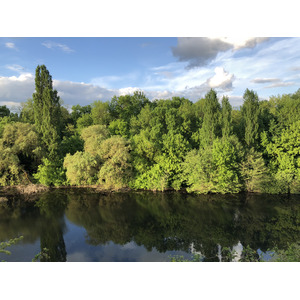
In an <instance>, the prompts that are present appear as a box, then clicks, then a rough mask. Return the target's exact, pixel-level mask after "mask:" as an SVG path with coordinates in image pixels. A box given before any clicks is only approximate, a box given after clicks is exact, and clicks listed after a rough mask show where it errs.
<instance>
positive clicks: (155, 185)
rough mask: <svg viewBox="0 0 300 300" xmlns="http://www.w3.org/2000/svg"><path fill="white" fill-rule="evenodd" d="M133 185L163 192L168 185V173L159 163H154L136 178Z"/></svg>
mask: <svg viewBox="0 0 300 300" xmlns="http://www.w3.org/2000/svg"><path fill="white" fill-rule="evenodd" d="M134 187H135V188H139V189H146V190H152V191H161V192H163V191H164V190H166V189H167V187H168V174H166V173H165V172H164V170H163V169H162V167H161V166H160V165H159V164H155V165H153V166H152V167H151V168H150V169H149V170H148V171H146V172H144V173H142V174H141V175H139V176H138V177H137V178H136V180H135V183H134Z"/></svg>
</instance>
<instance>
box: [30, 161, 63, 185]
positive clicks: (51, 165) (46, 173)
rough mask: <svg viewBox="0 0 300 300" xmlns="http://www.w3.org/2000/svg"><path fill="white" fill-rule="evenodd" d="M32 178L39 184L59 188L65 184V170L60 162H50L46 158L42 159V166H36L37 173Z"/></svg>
mask: <svg viewBox="0 0 300 300" xmlns="http://www.w3.org/2000/svg"><path fill="white" fill-rule="evenodd" d="M33 177H34V178H35V179H36V180H38V182H39V183H41V184H44V185H47V186H50V185H54V186H61V185H64V184H66V175H65V170H64V169H63V166H62V161H61V160H54V161H50V160H49V159H47V158H43V159H42V164H41V165H39V166H38V170H37V173H35V174H33Z"/></svg>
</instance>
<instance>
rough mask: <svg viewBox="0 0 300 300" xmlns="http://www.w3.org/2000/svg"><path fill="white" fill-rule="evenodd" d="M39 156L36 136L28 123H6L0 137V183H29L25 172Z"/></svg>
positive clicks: (33, 166) (33, 167)
mask: <svg viewBox="0 0 300 300" xmlns="http://www.w3.org/2000/svg"><path fill="white" fill-rule="evenodd" d="M39 157H40V153H39V147H38V136H37V134H36V132H35V131H34V127H33V125H31V124H28V123H20V122H17V123H8V124H7V125H6V126H5V128H4V130H3V134H2V138H1V139H0V185H2V186H5V185H16V184H26V183H30V180H29V178H28V174H27V172H31V171H32V170H34V169H35V164H36V163H37V162H38V160H39Z"/></svg>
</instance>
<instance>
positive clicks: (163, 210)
mask: <svg viewBox="0 0 300 300" xmlns="http://www.w3.org/2000/svg"><path fill="white" fill-rule="evenodd" d="M0 196H4V195H0ZM6 197H7V198H8V201H7V202H5V203H1V204H0V241H7V240H9V239H11V238H15V237H18V236H23V237H24V238H23V240H22V241H20V242H19V243H18V244H16V245H13V246H11V247H9V248H7V250H9V251H11V255H9V256H8V255H6V254H1V253H0V261H1V260H5V261H15V262H19V261H31V260H32V258H33V257H34V256H35V255H36V254H37V253H39V252H40V251H41V249H43V248H47V249H48V254H49V257H50V259H48V260H50V261H79V262H86V261H93V262H96V261H109V262H114V261H170V256H171V255H172V256H174V255H180V256H181V255H182V256H184V257H185V258H191V254H192V253H200V254H201V255H204V256H205V259H204V260H205V261H219V260H221V259H222V257H221V250H222V249H224V247H229V248H230V249H234V250H236V252H237V253H238V254H239V253H241V251H242V249H243V246H246V245H249V246H250V247H251V248H252V249H256V250H258V252H259V253H261V252H262V253H266V256H267V250H268V249H269V248H272V247H274V246H277V247H278V248H279V249H286V247H287V244H288V243H293V242H300V195H293V196H272V195H271V196H270V195H245V194H243V195H200V196H195V195H187V194H182V193H150V192H149V193H148V192H142V193H112V194H107V195H102V194H97V193H94V192H93V191H90V190H88V189H69V190H54V191H51V192H47V193H44V194H40V195H38V196H34V197H27V198H26V199H25V198H24V196H22V197H21V196H6Z"/></svg>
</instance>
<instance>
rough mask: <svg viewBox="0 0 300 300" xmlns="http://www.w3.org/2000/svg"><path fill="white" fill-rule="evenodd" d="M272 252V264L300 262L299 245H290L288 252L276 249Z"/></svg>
mask: <svg viewBox="0 0 300 300" xmlns="http://www.w3.org/2000/svg"><path fill="white" fill-rule="evenodd" d="M270 252H272V258H271V261H272V262H299V261H300V245H299V243H292V244H288V247H287V249H286V250H283V249H278V247H275V248H274V249H272V250H270Z"/></svg>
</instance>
